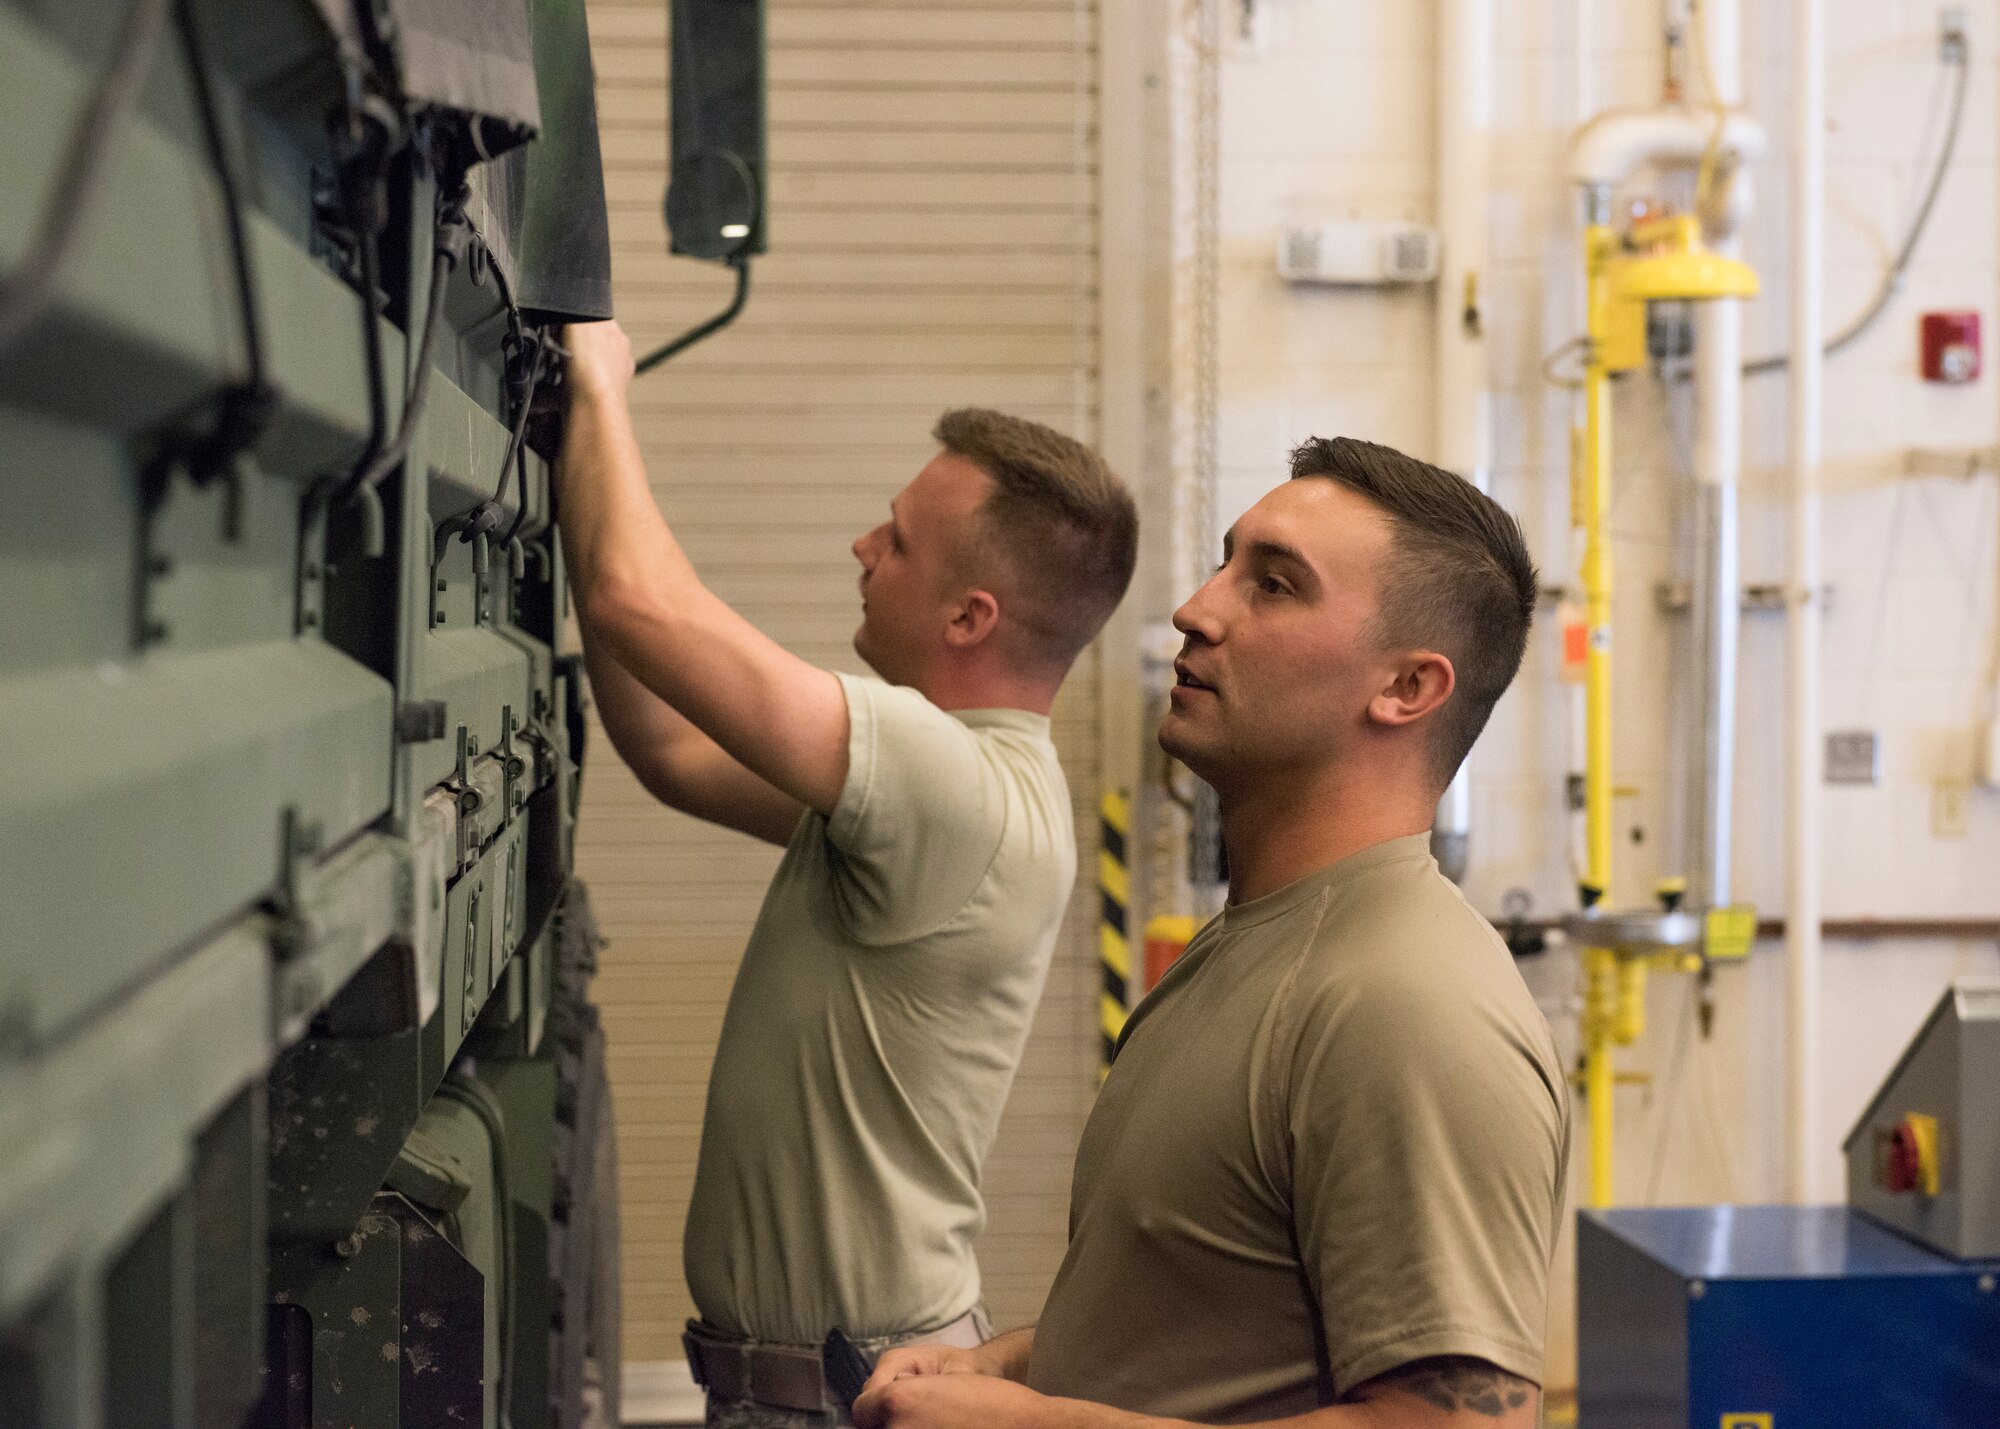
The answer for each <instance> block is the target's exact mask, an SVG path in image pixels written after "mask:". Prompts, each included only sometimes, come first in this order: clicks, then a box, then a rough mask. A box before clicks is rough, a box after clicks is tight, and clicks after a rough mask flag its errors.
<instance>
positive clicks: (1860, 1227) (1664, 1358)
mask: <svg viewBox="0 0 2000 1429" xmlns="http://www.w3.org/2000/svg"><path fill="white" fill-rule="evenodd" d="M1996 1275H2000V1263H1996V1262H1987V1263H1978V1262H1971V1263H1968V1262H1963V1261H1956V1260H1950V1259H1947V1258H1946V1257H1944V1256H1941V1255H1938V1254H1936V1253H1935V1252H1933V1251H1930V1250H1926V1249H1924V1248H1923V1247H1922V1246H1919V1245H1916V1244H1914V1243H1912V1242H1910V1241H1907V1240H1904V1239H1902V1238H1901V1237H1900V1236H1897V1235H1895V1234H1893V1233H1892V1232H1890V1231H1887V1230H1884V1229H1883V1228H1882V1227H1880V1226H1878V1225H1876V1224H1874V1223H1873V1222H1871V1221H1868V1220H1866V1219H1864V1218H1863V1217H1861V1216H1858V1215H1856V1214H1855V1213H1854V1212H1852V1211H1850V1210H1848V1209H1847V1208H1846V1207H1845V1206H1812V1207H1794V1206H1703V1207H1696V1208H1688V1209H1658V1210H1652V1209H1649V1210H1624V1211H1585V1212H1584V1213H1582V1215H1581V1216H1580V1217H1579V1223H1578V1228H1577V1361H1578V1362H1577V1424H1578V1429H1996V1426H2000V1288H1996V1281H1995V1277H1996Z"/></svg>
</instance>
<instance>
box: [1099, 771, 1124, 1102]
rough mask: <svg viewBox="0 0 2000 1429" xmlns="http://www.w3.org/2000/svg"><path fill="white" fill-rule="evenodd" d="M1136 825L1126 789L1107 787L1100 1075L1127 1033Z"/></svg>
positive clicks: (1102, 816)
mask: <svg viewBox="0 0 2000 1429" xmlns="http://www.w3.org/2000/svg"><path fill="white" fill-rule="evenodd" d="M1131 827H1132V807H1131V804H1130V803H1129V802H1128V801H1127V799H1126V797H1125V792H1124V791H1123V790H1122V789H1107V790H1105V791H1104V800H1103V804H1102V806H1101V808H1100V809H1099V811H1098V842H1097V907H1098V911H1097V958H1098V961H1099V962H1100V963H1101V964H1102V965H1103V967H1102V971H1103V975H1104V985H1103V987H1102V988H1100V989H1099V990H1098V994H1097V1027H1098V1031H1100V1032H1101V1033H1102V1034H1103V1038H1104V1064H1103V1066H1102V1067H1101V1068H1100V1069H1099V1073H1098V1074H1099V1076H1100V1077H1101V1076H1102V1075H1103V1074H1104V1073H1105V1072H1108V1071H1109V1070H1110V1069H1111V1058H1112V1056H1113V1054H1115V1053H1116V1052H1117V1050H1118V1036H1119V1034H1120V1033H1122V1032H1123V1031H1124V1030H1125V1012H1126V1008H1127V1007H1128V1006H1129V1005H1130V1000H1131V998H1130V991H1129V989H1130V987H1131V979H1132V945H1131V942H1130V941H1129V939H1128V937H1127V933H1126V927H1127V924H1128V922H1129V918H1128V912H1129V910H1130V908H1131V906H1132V881H1131V878H1130V876H1129V875H1128V873H1127V871H1126V863H1125V837H1126V835H1127V834H1128V833H1129V832H1130V831H1131Z"/></svg>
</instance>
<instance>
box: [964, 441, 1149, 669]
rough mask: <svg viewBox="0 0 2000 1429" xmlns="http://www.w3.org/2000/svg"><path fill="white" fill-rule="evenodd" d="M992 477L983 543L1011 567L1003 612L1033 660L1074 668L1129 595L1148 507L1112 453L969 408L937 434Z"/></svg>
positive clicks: (982, 514) (982, 519)
mask: <svg viewBox="0 0 2000 1429" xmlns="http://www.w3.org/2000/svg"><path fill="white" fill-rule="evenodd" d="M933 435H934V436H935V437H936V438H937V440H938V442H939V444H940V445H942V446H943V447H944V448H945V450H947V451H950V452H955V453H957V454H958V455H959V456H962V457H964V458H965V459H966V460H968V461H970V462H971V463H972V464H973V465H974V466H977V467H978V468H979V469H980V470H981V471H983V472H985V473H986V474H987V475H988V476H990V477H992V478H993V490H992V492H991V494H989V495H988V496H987V498H986V501H985V503H984V504H983V505H982V506H981V507H980V510H979V531H978V533H977V540H978V544H979V547H980V548H981V550H982V552H983V553H984V554H985V555H987V556H988V557H989V558H991V559H994V560H996V561H997V562H998V563H999V565H1000V566H1001V567H1002V568H1003V572H1002V573H1003V578H1004V580H1005V581H1006V583H1007V585H1008V586H1009V587H1010V589H1008V590H1006V591H1004V592H1003V593H1002V609H1003V610H1004V611H1005V612H1006V614H1007V615H1008V617H1009V618H1010V619H1012V620H1013V621H1014V622H1015V623H1016V624H1017V625H1018V626H1019V627H1020V629H1021V631H1022V632H1023V634H1024V635H1025V636H1026V637H1027V639H1028V641H1029V646H1030V651H1031V653H1032V655H1033V657H1034V658H1035V659H1037V660H1039V661H1042V662H1044V663H1046V664H1049V665H1061V666H1064V667H1067V666H1068V664H1069V663H1070V662H1071V661H1073V660H1074V659H1076V657H1077V655H1078V654H1079V653H1080V652H1081V651H1082V650H1083V647H1084V646H1086V645H1088V644H1089V643H1090V642H1091V640H1092V639H1093V638H1094V637H1095V636H1096V635H1097V632H1098V631H1099V630H1101V629H1103V628H1104V622H1105V621H1107V620H1109V619H1110V618H1111V612H1112V611H1113V610H1115V609H1117V607H1118V602H1119V601H1120V600H1122V599H1124V597H1125V587H1126V586H1128V585H1129V584H1131V581H1132V566H1133V564H1134V562H1135V561H1136V560H1137V559H1138V550H1139V512H1138V508H1137V507H1136V506H1134V505H1133V502H1132V493H1131V492H1129V491H1127V490H1126V489H1125V484H1124V483H1123V482H1122V481H1120V480H1119V479H1118V478H1117V476H1116V475H1114V474H1113V473H1112V470H1111V468H1110V467H1109V466H1107V465H1105V462H1104V458H1103V457H1101V456H1099V455H1098V454H1097V453H1096V452H1094V451H1092V450H1091V449H1090V448H1089V447H1087V446H1085V445H1084V444H1083V443H1082V442H1079V441H1077V440H1076V439H1075V438H1073V437H1066V436H1064V435H1063V434H1062V433H1061V432H1058V431H1056V430H1055V429H1054V428H1052V427H1045V426H1043V425H1042V424H1041V423H1040V422H1030V421H1027V420H1026V419H1024V418H1021V417H1010V416H1008V415H1007V414H1006V413H1004V412H994V411H989V410H987V409H986V408H983V407H961V408H958V409H957V410H956V411H951V412H946V413H945V414H944V416H942V417H940V418H939V419H938V424H937V430H936V431H935V432H934V433H933Z"/></svg>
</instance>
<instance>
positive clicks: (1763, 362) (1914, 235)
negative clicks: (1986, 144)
mask: <svg viewBox="0 0 2000 1429" xmlns="http://www.w3.org/2000/svg"><path fill="white" fill-rule="evenodd" d="M1944 62H1945V64H1946V65H1947V66H1948V67H1950V68H1953V69H1956V70H1957V71H1958V83H1957V85H1956V86H1955V87H1954V89H1953V93H1952V101H1951V117H1950V119H1949V120H1947V121H1946V126H1945V133H1944V144H1943V146H1942V147H1941V148H1940V149H1939V150H1938V158H1937V164H1936V165H1935V166H1934V167H1933V168H1932V169H1931V176H1930V181H1929V183H1927V184H1926V185H1925V187H1924V200H1923V202H1922V203H1921V204H1919V205H1918V206H1917V213H1916V217H1915V218H1913V219H1912V220H1911V221H1910V230H1909V232H1908V234H1906V235H1905V236H1904V238H1903V243H1902V246H1901V247H1900V248H1898V249H1897V250H1896V257H1895V259H1894V261H1892V262H1891V263H1890V264H1889V267H1888V270H1887V271H1886V272H1884V273H1883V275H1882V285H1881V286H1880V287H1879V288H1877V289H1876V290H1875V296H1874V298H1873V299H1872V300H1871V301H1870V302H1869V304H1868V306H1867V307H1866V308H1863V309H1862V311H1861V315H1860V316H1859V317H1857V318H1856V319H1855V320H1854V321H1853V322H1851V323H1849V324H1848V325H1847V326H1846V327H1844V328H1842V329H1841V330H1840V332H1839V333H1837V334H1836V335H1835V336H1833V337H1832V338H1829V339H1828V340H1827V343H1826V346H1825V347H1824V348H1822V349H1821V351H1822V352H1823V353H1824V354H1825V355H1826V356H1828V357H1832V356H1833V355H1834V354H1835V353H1838V352H1840V351H1842V350H1844V349H1846V348H1848V347H1850V346H1852V345H1853V344H1854V343H1855V342H1857V341H1859V340H1860V338H1861V337H1862V336H1863V335H1864V334H1865V333H1867V331H1868V330H1869V329H1870V328H1872V327H1873V326H1875V320H1876V319H1877V318H1879V317H1881V316H1882V314H1883V312H1884V311H1885V310H1887V308H1888V306H1889V304H1890V303H1891V302H1892V301H1893V300H1894V299H1895V297H1896V295H1897V294H1898V293H1900V292H1902V291H1903V278H1904V275H1905V274H1907V273H1908V272H1909V268H1910V261H1911V259H1913V258H1915V257H1916V254H1917V244H1918V243H1919V242H1920V241H1922V239H1923V236H1924V229H1925V228H1926V227H1928V226H1929V224H1930V221H1931V210H1932V209H1933V208H1935V207H1936V206H1937V198H1938V191H1939V190H1940V189H1941V188H1943V187H1944V176H1945V174H1946V172H1947V171H1949V170H1950V168H1951V155H1952V151H1953V150H1954V149H1955V148H1957V147H1958V131H1959V127H1960V121H1961V120H1962V119H1963V118H1964V117H1965V91H1966V83H1967V77H1968V75H1969V74H1970V72H1971V69H1972V63H1971V57H1970V56H1969V55H1968V54H1967V52H1966V45H1965V43H1964V42H1963V41H1961V42H1959V43H1958V44H1957V45H1956V46H1955V47H1954V48H1953V49H1951V50H1950V51H1948V52H1947V54H1946V57H1945V61H1944ZM1791 360H1792V359H1791V354H1790V353H1784V352H1780V353H1774V354H1772V355H1771V356H1769V357H1759V358H1756V359H1754V360H1752V361H1750V362H1746V363H1744V364H1743V372H1744V375H1745V376H1751V377H1754V376H1756V375H1758V374H1760V373H1765V372H1778V371H1782V370H1783V369H1784V368H1786V367H1788V366H1790V365H1791Z"/></svg>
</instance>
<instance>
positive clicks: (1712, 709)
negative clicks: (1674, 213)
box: [1687, 0, 1761, 908]
mask: <svg viewBox="0 0 2000 1429" xmlns="http://www.w3.org/2000/svg"><path fill="white" fill-rule="evenodd" d="M1695 23H1696V24H1698V25H1701V26H1703V30H1702V36H1701V38H1702V40H1703V41H1704V43H1705V45H1706V48H1707V52H1708V65H1707V72H1708V74H1709V76H1710V77H1711V78H1712V79H1713V81H1714V84H1715V93H1713V94H1712V95H1710V96H1709V99H1710V100H1711V102H1712V103H1714V104H1718V105H1721V106H1724V107H1733V106H1736V105H1739V104H1741V103H1742V102H1743V61H1742V53H1743V51H1742V42H1741V35H1740V31H1741V26H1740V23H1739V20H1738V14H1737V4H1736V0H1701V7H1700V9H1699V11H1697V12H1696V15H1695ZM1704 120H1705V123H1706V125H1707V126H1708V127H1709V128H1710V129H1711V132H1712V129H1713V124H1714V118H1713V116H1704ZM1729 129H1730V121H1728V120H1725V121H1724V131H1723V132H1724V138H1725V140H1726V139H1727V138H1728V135H1729ZM1760 138H1761V136H1760ZM1704 143H1706V140H1704ZM1758 147H1760V148H1761V144H1759V146H1758ZM1750 157H1751V153H1750V152H1748V151H1745V152H1743V154H1742V159H1743V162H1741V163H1739V164H1738V165H1737V166H1736V172H1735V175H1734V178H1733V179H1732V180H1730V182H1731V185H1732V187H1733V188H1734V189H1735V191H1736V194H1735V195H1734V196H1732V201H1731V202H1728V203H1725V204H1723V205H1721V206H1720V207H1721V212H1720V213H1719V214H1716V215H1711V217H1714V218H1719V219H1720V220H1721V224H1720V228H1721V231H1717V227H1714V226H1712V227H1710V230H1709V232H1708V233H1707V235H1706V237H1707V238H1708V241H1709V243H1710V245H1711V246H1712V247H1714V248H1715V249H1716V251H1717V252H1719V253H1721V254H1723V255H1725V256H1727V257H1730V258H1736V257H1740V256H1741V252H1742V243H1741V241H1740V239H1739V238H1738V236H1737V233H1736V230H1735V226H1734V222H1733V221H1732V220H1736V219H1740V218H1741V217H1742V215H1743V214H1744V213H1745V212H1746V211H1747V207H1748V192H1749V183H1750V177H1749V174H1748V173H1747V172H1746V170H1747V164H1748V160H1749V158H1750ZM1695 430H1696V433H1697V436H1696V443H1697V444H1696V448H1695V489H1694V519H1695V531H1696V533H1697V535H1696V551H1697V557H1696V565H1697V569H1696V571H1695V580H1694V608H1693V611H1692V615H1693V617H1694V619H1693V622H1692V623H1693V627H1694V640H1695V656H1696V658H1695V672H1696V679H1697V680H1698V681H1699V682H1700V683H1699V690H1698V697H1697V702H1696V708H1697V710H1698V712H1699V719H1700V729H1699V738H1698V739H1697V741H1696V742H1695V744H1694V747H1693V749H1692V750H1691V753H1692V755H1693V758H1692V760H1691V761H1690V763H1691V765H1692V768H1691V769H1690V771H1689V772H1690V774H1691V776H1692V777H1691V779H1690V785H1691V787H1690V789H1689V791H1688V792H1689V795H1690V798H1689V801H1688V812H1689V815H1690V818H1689V821H1688V824H1689V832H1690V833H1691V835H1692V838H1691V840H1690V843H1691V845H1692V847H1690V848H1689V850H1688V865H1687V871H1688V874H1689V888H1688V893H1689V896H1690V900H1691V902H1692V903H1693V905H1694V906H1695V907H1696V908H1718V907H1722V906H1724V905H1726V904H1728V903H1729V901H1730V899H1731V896H1732V890H1731V887H1730V830H1731V822H1732V820H1731V816H1732V814H1733V813H1734V808H1733V805H1734V802H1735V797H1736V781H1735V766H1736V651H1737V642H1738V633H1739V631H1738V627H1739V625H1740V623H1741V619H1742V598H1741V595H1740V591H1741V588H1742V584H1743V578H1742V574H1741V569H1740V564H1739V561H1738V558H1737V550H1738V535H1737V532H1738V524H1737V489H1738V487H1739V486H1740V484H1741V478H1742V473H1743V303H1742V300H1741V299H1739V298H1719V299H1716V300H1713V301H1710V302H1704V303H1697V304H1696V305H1695Z"/></svg>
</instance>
